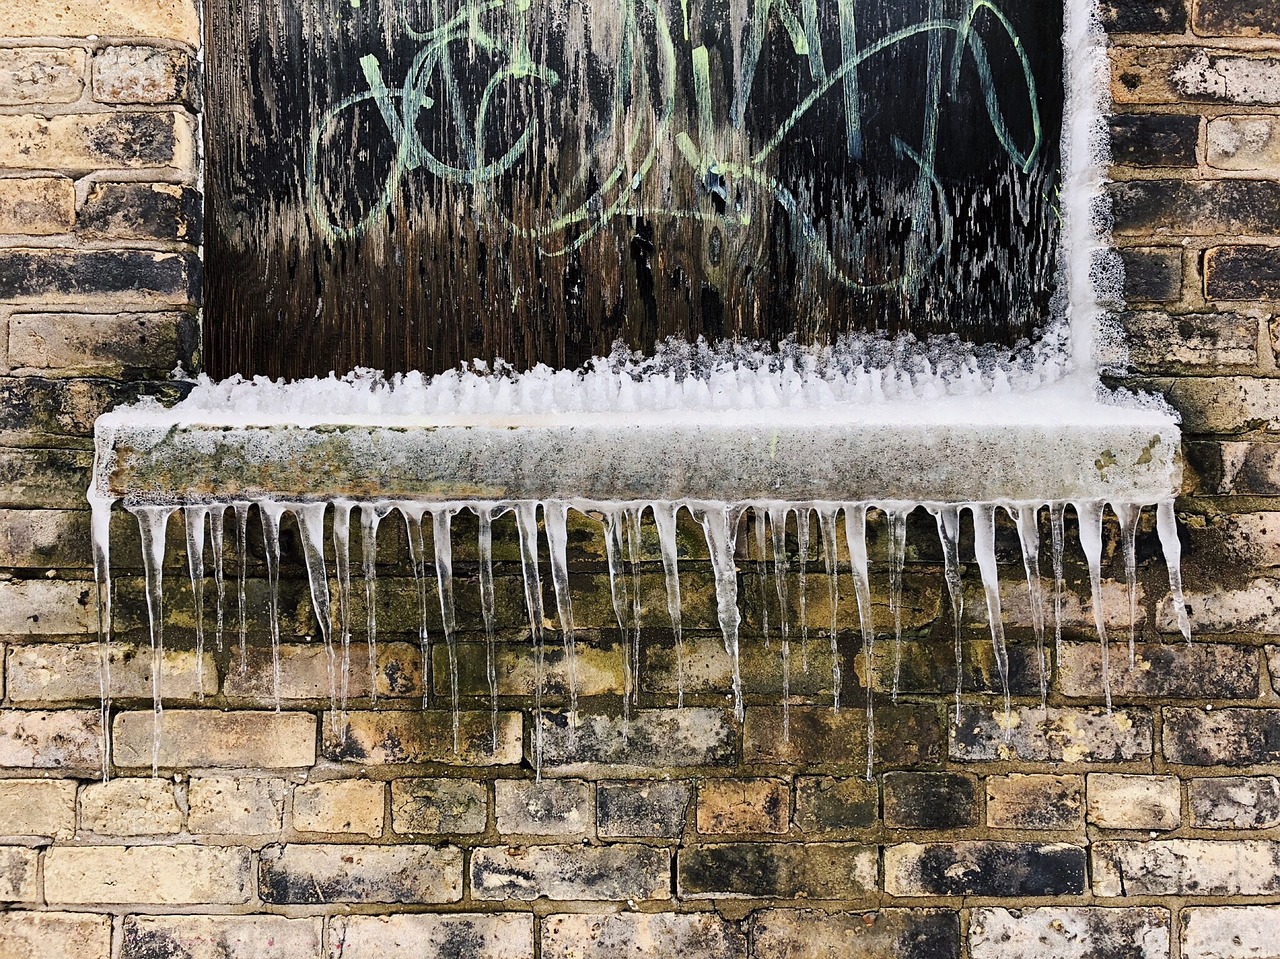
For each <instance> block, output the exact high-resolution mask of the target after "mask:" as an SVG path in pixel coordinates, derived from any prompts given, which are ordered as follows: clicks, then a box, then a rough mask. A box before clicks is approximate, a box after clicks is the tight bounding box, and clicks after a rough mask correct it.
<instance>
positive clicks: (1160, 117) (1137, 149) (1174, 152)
mask: <svg viewBox="0 0 1280 959" xmlns="http://www.w3.org/2000/svg"><path fill="white" fill-rule="evenodd" d="M1108 126H1109V127H1110V130H1111V154H1112V157H1113V159H1114V160H1115V162H1116V163H1120V164H1124V165H1126V166H1140V167H1154V166H1167V167H1194V166H1195V165H1196V146H1197V144H1198V143H1199V140H1200V118H1199V117H1189V116H1180V115H1177V114H1168V113H1148V114H1132V113H1130V114H1120V115H1118V116H1113V117H1111V119H1110V121H1109V122H1108Z"/></svg>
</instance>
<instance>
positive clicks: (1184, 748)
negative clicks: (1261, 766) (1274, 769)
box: [1163, 707, 1280, 766]
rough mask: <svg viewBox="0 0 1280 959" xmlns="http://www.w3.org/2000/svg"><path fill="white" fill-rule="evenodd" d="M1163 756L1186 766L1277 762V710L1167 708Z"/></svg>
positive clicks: (1279, 740)
mask: <svg viewBox="0 0 1280 959" xmlns="http://www.w3.org/2000/svg"><path fill="white" fill-rule="evenodd" d="M1163 740H1164V742H1163V751H1164V756H1165V758H1166V759H1167V760H1169V762H1171V763H1186V764H1187V765H1190V766H1248V765H1252V764H1255V763H1274V762H1277V761H1280V710H1273V709H1234V708H1233V709H1215V710H1212V711H1205V710H1202V709H1181V708H1173V707H1171V708H1168V709H1165V710H1164V735H1163Z"/></svg>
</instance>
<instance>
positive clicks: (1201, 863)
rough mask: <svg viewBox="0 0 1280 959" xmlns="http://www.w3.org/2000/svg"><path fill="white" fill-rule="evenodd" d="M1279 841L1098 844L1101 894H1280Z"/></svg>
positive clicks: (1096, 883) (1096, 887)
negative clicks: (1279, 892) (1278, 891)
mask: <svg viewBox="0 0 1280 959" xmlns="http://www.w3.org/2000/svg"><path fill="white" fill-rule="evenodd" d="M1278 866H1280V842H1267V841H1265V840H1257V839H1235V840H1206V839H1161V840H1152V841H1150V842H1097V843H1094V844H1093V891H1094V893H1095V894H1096V895H1099V896H1108V897H1111V896H1261V895H1274V894H1275V893H1276V891H1277V890H1280V870H1278V869H1277V867H1278Z"/></svg>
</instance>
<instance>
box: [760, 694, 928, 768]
mask: <svg viewBox="0 0 1280 959" xmlns="http://www.w3.org/2000/svg"><path fill="white" fill-rule="evenodd" d="M876 712H877V716H878V720H877V724H876V749H875V754H876V762H877V763H878V764H881V766H882V767H883V766H922V765H929V764H932V763H936V762H937V761H938V760H939V759H940V758H941V755H942V750H943V725H942V716H941V714H940V712H939V711H938V709H937V708H936V707H934V706H906V705H898V706H890V705H885V706H881V707H880V708H878V709H877V711H876ZM866 735H867V727H866V717H865V716H864V715H863V713H862V712H861V711H859V710H858V709H842V710H841V711H840V712H839V713H838V714H837V713H834V712H832V710H831V708H830V707H802V708H792V710H791V736H790V738H789V739H784V738H783V736H782V710H781V709H778V708H774V707H772V706H759V707H755V708H749V709H748V710H747V718H746V723H745V724H744V726H743V732H742V737H743V754H744V756H743V758H744V760H745V761H746V762H751V763H768V764H773V765H787V766H801V767H811V768H821V767H830V768H834V769H841V768H844V769H850V768H851V769H857V770H861V769H863V768H864V767H865V766H866V762H867V738H866Z"/></svg>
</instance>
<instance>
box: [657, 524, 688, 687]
mask: <svg viewBox="0 0 1280 959" xmlns="http://www.w3.org/2000/svg"><path fill="white" fill-rule="evenodd" d="M679 510H680V504H678V503H654V504H653V522H654V525H655V526H657V528H658V548H659V550H661V552H662V573H663V576H664V577H665V578H666V581H667V615H668V616H670V617H671V635H672V637H673V638H674V640H675V647H676V706H677V707H683V706H684V626H683V623H682V619H681V615H680V563H679V559H678V557H677V549H676V514H677V513H678V512H679Z"/></svg>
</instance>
